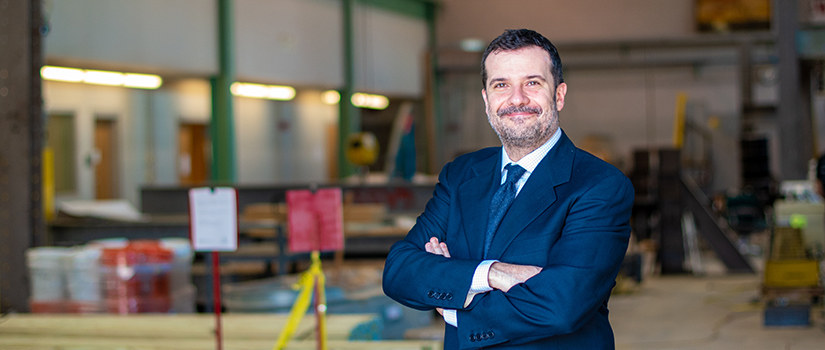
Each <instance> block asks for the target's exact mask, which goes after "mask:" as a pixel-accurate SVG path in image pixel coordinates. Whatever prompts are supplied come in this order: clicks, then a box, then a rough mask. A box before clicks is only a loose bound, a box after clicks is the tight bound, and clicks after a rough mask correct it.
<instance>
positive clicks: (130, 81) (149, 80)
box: [123, 73, 163, 89]
mask: <svg viewBox="0 0 825 350" xmlns="http://www.w3.org/2000/svg"><path fill="white" fill-rule="evenodd" d="M161 84H163V80H162V79H161V78H160V77H159V76H157V75H154V74H137V73H126V74H125V76H124V77H123V86H125V87H130V88H137V89H157V88H159V87H160V85H161Z"/></svg>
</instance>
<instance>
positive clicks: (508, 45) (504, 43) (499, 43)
mask: <svg viewBox="0 0 825 350" xmlns="http://www.w3.org/2000/svg"><path fill="white" fill-rule="evenodd" d="M527 46H538V47H540V48H542V49H543V50H544V51H547V53H548V54H549V55H550V63H551V65H552V66H551V67H550V72H551V73H552V74H553V81H554V84H555V87H558V86H559V84H561V83H563V82H564V77H562V69H561V68H562V67H561V57H559V51H558V50H556V47H555V46H553V43H551V42H550V40H548V39H547V38H545V37H544V36H543V35H541V34H539V33H537V32H535V31H532V30H530V29H507V30H505V31H504V33H502V34H501V35H499V36H498V38H495V39H493V41H491V42H490V45H488V46H487V49H486V50H484V54H483V55H482V56H481V84H482V86H483V87H484V88H485V89H486V88H487V66H486V64H485V62H486V61H487V56H489V55H490V54H491V53H495V52H499V51H513V50H518V49H521V48H524V47H527Z"/></svg>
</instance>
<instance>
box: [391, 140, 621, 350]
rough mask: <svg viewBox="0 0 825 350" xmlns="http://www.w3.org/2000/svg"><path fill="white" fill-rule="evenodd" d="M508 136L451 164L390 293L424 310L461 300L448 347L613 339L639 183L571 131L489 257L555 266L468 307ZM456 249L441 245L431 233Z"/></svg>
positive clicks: (527, 187) (549, 345) (405, 244)
mask: <svg viewBox="0 0 825 350" xmlns="http://www.w3.org/2000/svg"><path fill="white" fill-rule="evenodd" d="M501 152H502V151H501V147H495V148H487V149H483V150H480V151H476V152H473V153H469V154H465V155H462V156H460V157H458V158H456V159H455V160H454V161H452V162H450V163H449V164H447V165H445V166H444V168H443V169H442V171H441V174H440V175H439V178H438V184H437V185H436V187H435V191H434V192H433V198H432V199H430V200H429V201H428V202H427V205H426V208H425V210H424V212H423V213H422V214H421V215H420V216H419V217H418V219H417V221H416V224H415V226H413V228H412V229H411V230H410V232H409V233H408V234H407V236H406V237H405V238H404V239H403V240H401V241H399V242H397V243H396V244H394V245H393V247H392V248H391V250H390V253H389V255H388V256H387V261H386V263H385V266H384V276H383V287H384V292H385V293H386V294H387V295H388V296H390V297H391V298H393V299H394V300H396V301H398V302H400V303H401V304H404V305H407V306H409V307H412V308H415V309H419V310H431V309H433V308H435V307H441V308H445V309H456V310H457V317H458V328H456V327H453V326H450V325H447V326H446V328H445V334H444V348H445V349H474V348H483V347H492V348H497V349H507V348H514V349H612V348H614V347H615V346H614V339H613V331H612V329H611V327H610V324H609V322H608V315H607V301H608V298H609V296H610V291H611V289H612V288H613V286H614V285H615V278H616V274H617V273H618V270H619V266H620V264H621V262H622V259H623V258H624V255H625V252H626V249H627V244H628V239H629V237H630V225H629V220H630V212H631V208H632V205H633V187H632V185H631V184H630V181H629V180H628V179H627V177H626V176H624V174H622V173H621V172H620V171H619V170H618V169H616V168H615V167H613V166H611V165H609V164H608V163H606V162H604V161H602V160H600V159H598V158H596V157H594V156H593V155H591V154H589V153H587V152H585V151H583V150H580V149H578V148H576V147H575V146H574V145H573V143H572V142H571V141H570V139H569V138H568V137H567V136H566V135H564V134H562V135H561V138H560V139H559V141H558V143H557V144H556V145H555V146H554V147H553V148H552V149H551V150H550V152H549V153H548V154H547V155H546V156H545V158H544V159H543V160H542V161H541V162H540V163H539V165H538V166H537V167H536V169H535V170H534V171H533V173H532V174H531V175H530V177H529V178H528V180H527V182H526V183H525V184H524V186H523V187H522V189H521V191H520V192H519V194H518V196H517V197H516V199H515V200H514V201H513V204H512V206H511V207H510V209H509V210H508V212H507V213H506V214H505V216H504V218H503V219H502V222H501V225H500V226H499V229H498V231H497V232H496V233H495V236H494V238H493V240H492V245H491V248H490V251H489V252H488V256H487V257H486V258H487V259H496V260H499V261H501V262H507V263H514V264H523V265H535V266H540V267H542V268H543V270H542V271H541V272H540V273H539V274H538V275H536V276H534V277H532V278H530V279H529V280H527V281H526V282H525V283H521V284H518V285H516V286H514V287H512V288H511V289H510V290H509V291H508V292H507V293H504V292H502V291H499V290H493V291H490V292H487V293H483V294H478V295H476V296H475V297H474V298H473V301H472V303H470V305H468V306H467V307H464V301H465V299H466V297H467V292H468V291H469V289H470V284H471V283H472V276H473V273H474V271H475V269H476V266H477V265H478V264H479V263H480V262H481V261H482V260H484V257H482V250H483V245H484V235H485V229H486V224H487V216H488V212H489V207H490V200H491V198H492V195H493V193H494V192H495V189H496V188H497V187H498V184H499V183H500V181H501V173H500V171H498V170H499V169H501ZM433 236H434V237H438V239H439V240H440V241H442V242H445V243H447V246H448V248H449V250H450V254H451V256H452V257H451V258H445V257H443V256H440V255H435V254H430V253H427V252H426V251H425V250H424V244H425V243H426V242H427V241H428V240H429V239H430V237H433Z"/></svg>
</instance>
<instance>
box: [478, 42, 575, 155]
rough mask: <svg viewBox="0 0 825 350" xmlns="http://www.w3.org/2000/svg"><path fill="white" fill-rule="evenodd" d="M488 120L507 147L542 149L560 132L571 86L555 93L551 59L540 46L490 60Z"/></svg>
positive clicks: (498, 54) (486, 98) (486, 101)
mask: <svg viewBox="0 0 825 350" xmlns="http://www.w3.org/2000/svg"><path fill="white" fill-rule="evenodd" d="M485 64H486V68H487V83H486V84H487V85H486V86H485V88H484V90H482V92H481V95H482V97H483V98H484V105H485V106H486V108H487V120H488V121H489V122H490V126H492V127H493V130H495V131H496V133H497V134H498V136H499V139H501V143H502V144H503V145H504V146H505V147H507V146H510V147H518V148H528V149H530V150H532V149H535V148H538V147H539V146H541V145H542V144H543V143H544V142H546V141H547V140H548V139H549V138H550V136H552V135H553V133H554V132H555V131H556V130H558V128H559V113H558V112H559V111H561V109H562V107H564V96H565V94H566V93H567V85H566V84H564V83H561V84H559V86H558V88H555V89H554V81H553V75H552V73H551V72H550V65H551V63H550V55H549V54H547V52H545V51H544V50H542V49H541V48H539V47H537V46H528V47H524V48H521V49H518V50H513V51H499V52H495V53H491V54H490V55H489V56H487V60H486V62H485Z"/></svg>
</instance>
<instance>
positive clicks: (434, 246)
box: [424, 237, 450, 258]
mask: <svg viewBox="0 0 825 350" xmlns="http://www.w3.org/2000/svg"><path fill="white" fill-rule="evenodd" d="M424 250H426V251H427V253H432V254H435V255H441V256H444V257H445V258H449V257H450V250H449V249H447V243H444V242H441V243H439V242H438V238H436V237H433V238H430V241H429V242H427V243H426V244H424Z"/></svg>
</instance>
